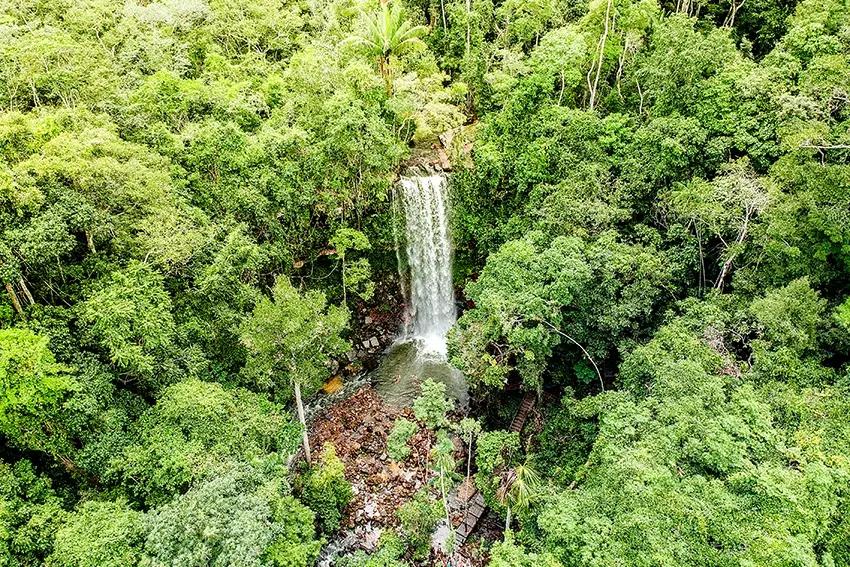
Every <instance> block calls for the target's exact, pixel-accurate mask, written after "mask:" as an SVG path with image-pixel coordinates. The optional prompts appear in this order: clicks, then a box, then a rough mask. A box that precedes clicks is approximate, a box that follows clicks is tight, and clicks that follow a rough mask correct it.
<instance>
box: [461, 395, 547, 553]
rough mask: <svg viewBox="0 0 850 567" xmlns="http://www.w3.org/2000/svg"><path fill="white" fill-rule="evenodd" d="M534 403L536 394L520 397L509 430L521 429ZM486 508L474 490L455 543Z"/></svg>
mask: <svg viewBox="0 0 850 567" xmlns="http://www.w3.org/2000/svg"><path fill="white" fill-rule="evenodd" d="M535 403H537V396H536V395H535V394H532V393H530V392H529V393H527V394H526V395H525V396H524V397H523V398H522V402H520V404H519V409H518V410H517V412H516V415H515V416H514V419H513V421H511V426H510V428H509V430H510V431H512V432H514V433H519V432H520V431H522V427H523V426H524V425H525V421H526V420H527V419H528V414H530V413H531V410H532V409H534V404H535ZM486 510H487V504H485V503H484V495H482V494H481V493H480V492H478V491H477V490H476V491H475V494H473V495H472V497H471V498H470V499H469V506H468V508H467V510H466V515H465V516H464V517H463V521H462V522H461V523H460V525H459V526H458V527H457V529H456V530H455V544H456V545H458V546H461V545H463V544H464V543H466V538H468V537H469V534H471V533H472V530H474V529H475V526H476V525H477V524H478V520H480V519H481V516H483V515H484V512H485V511H486Z"/></svg>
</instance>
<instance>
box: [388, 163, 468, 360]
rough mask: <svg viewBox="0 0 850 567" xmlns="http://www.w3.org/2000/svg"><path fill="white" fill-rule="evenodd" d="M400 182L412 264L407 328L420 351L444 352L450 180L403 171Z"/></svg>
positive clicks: (450, 300) (449, 321)
mask: <svg viewBox="0 0 850 567" xmlns="http://www.w3.org/2000/svg"><path fill="white" fill-rule="evenodd" d="M399 185H400V188H401V191H400V197H401V201H402V203H403V205H404V218H405V236H406V238H405V241H406V252H407V262H408V265H409V268H410V277H409V280H408V281H409V288H410V289H409V297H408V300H409V304H408V321H409V323H408V329H407V334H408V336H409V337H410V338H412V339H413V340H415V341H416V342H417V343H420V349H421V351H422V353H423V354H432V355H433V354H436V355H440V356H445V354H446V333H447V332H448V330H449V329H450V328H451V326H452V325H454V323H455V320H456V317H457V313H456V310H455V298H454V288H453V286H452V244H451V233H450V230H449V222H448V212H449V202H448V180H447V178H446V176H445V175H444V174H442V173H437V174H429V175H417V176H408V177H405V176H402V177H401V180H400V183H399Z"/></svg>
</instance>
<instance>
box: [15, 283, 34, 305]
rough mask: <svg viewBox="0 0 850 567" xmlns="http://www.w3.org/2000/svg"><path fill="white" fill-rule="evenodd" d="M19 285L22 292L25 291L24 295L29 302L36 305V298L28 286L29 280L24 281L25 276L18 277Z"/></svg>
mask: <svg viewBox="0 0 850 567" xmlns="http://www.w3.org/2000/svg"><path fill="white" fill-rule="evenodd" d="M18 285H19V286H21V293H23V294H24V297H26V298H27V301H28V302H29V304H30V305H35V299H33V297H32V294H31V293H30V288H28V287H27V282H25V281H24V277H23V276H21V277H19V278H18Z"/></svg>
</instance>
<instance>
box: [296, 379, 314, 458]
mask: <svg viewBox="0 0 850 567" xmlns="http://www.w3.org/2000/svg"><path fill="white" fill-rule="evenodd" d="M292 382H293V384H295V406H296V408H297V409H298V421H300V422H301V435H302V437H301V440H302V444H303V445H304V457H305V458H306V459H307V464H310V463H311V462H312V459H311V458H310V437H309V435H307V420H306V419H305V418H304V403H303V402H302V401H301V384H300V383H299V382H298V380H293V381H292Z"/></svg>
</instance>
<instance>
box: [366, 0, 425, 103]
mask: <svg viewBox="0 0 850 567" xmlns="http://www.w3.org/2000/svg"><path fill="white" fill-rule="evenodd" d="M364 16H365V18H364V19H365V21H366V30H365V31H364V32H363V33H361V34H358V35H355V36H354V37H352V38H351V39H352V41H354V42H355V43H357V44H359V45H362V46H363V47H365V48H366V50H367V52H368V53H369V54H370V55H373V56H375V57H377V59H378V70H379V71H380V73H381V77H383V79H384V85H385V86H386V89H387V96H389V95H391V94H392V88H393V87H392V84H393V83H392V73H391V70H390V57H391V56H393V55H395V56H398V55H401V54H403V53H406V52H409V51H414V50H416V49H422V48H424V47H425V43H424V42H423V41H422V40H421V39H420V38H421V37H422V36H423V35H425V34H426V33H427V32H428V28H426V27H425V26H414V25H413V24H411V23H410V20H406V19H404V16H403V14H402V7H401V2H400V0H395V2H390V1H387V2H384V1H382V2H381V9H380V11H377V12H375V13H373V14H364Z"/></svg>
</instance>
